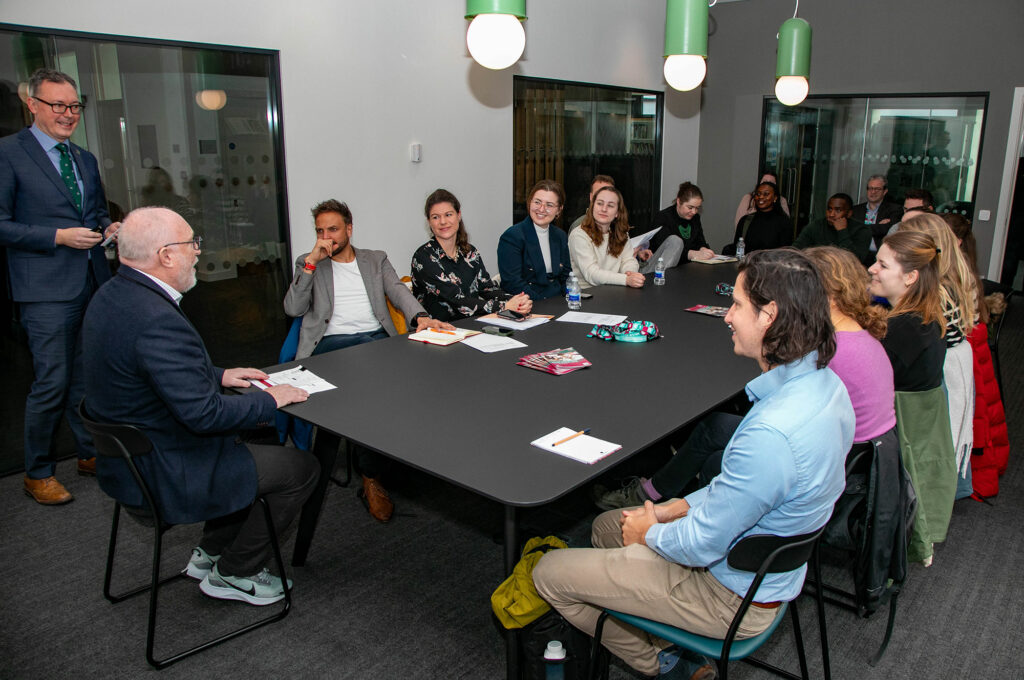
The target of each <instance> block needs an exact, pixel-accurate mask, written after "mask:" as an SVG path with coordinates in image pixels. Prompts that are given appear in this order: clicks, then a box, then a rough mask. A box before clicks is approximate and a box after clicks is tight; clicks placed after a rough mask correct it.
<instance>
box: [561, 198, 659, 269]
mask: <svg viewBox="0 0 1024 680" xmlns="http://www.w3.org/2000/svg"><path fill="white" fill-rule="evenodd" d="M628 246H629V214H628V213H627V212H626V205H625V203H624V202H623V200H622V194H621V193H620V192H619V190H618V189H616V188H615V187H607V186H606V187H601V188H600V189H598V190H597V193H595V194H594V198H593V199H592V200H591V201H590V207H588V208H587V214H586V216H585V217H584V218H583V223H582V224H581V225H580V228H579V229H574V230H573V232H572V233H571V234H569V257H570V261H571V262H572V269H573V271H574V272H576V276H577V277H579V280H580V287H581V288H590V287H591V286H600V285H603V284H613V285H616V286H630V287H632V288H642V287H643V285H644V275H643V274H641V273H640V271H639V270H640V264H639V263H638V262H637V261H636V257H634V256H633V250H632V248H629V247H628Z"/></svg>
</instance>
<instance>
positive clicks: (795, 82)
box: [775, 76, 810, 106]
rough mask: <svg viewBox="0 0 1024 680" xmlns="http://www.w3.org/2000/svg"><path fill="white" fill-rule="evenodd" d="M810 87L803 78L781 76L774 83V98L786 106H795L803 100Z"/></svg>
mask: <svg viewBox="0 0 1024 680" xmlns="http://www.w3.org/2000/svg"><path fill="white" fill-rule="evenodd" d="M809 90H810V86H809V85H808V84H807V78H804V77H803V76H782V77H781V78H779V79H778V81H776V83H775V97H776V99H778V100H779V101H780V102H782V103H783V104H785V105H786V106H796V105H797V104H799V103H800V102H802V101H803V100H804V99H807V93H808V91H809Z"/></svg>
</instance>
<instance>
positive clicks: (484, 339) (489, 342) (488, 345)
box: [462, 333, 526, 354]
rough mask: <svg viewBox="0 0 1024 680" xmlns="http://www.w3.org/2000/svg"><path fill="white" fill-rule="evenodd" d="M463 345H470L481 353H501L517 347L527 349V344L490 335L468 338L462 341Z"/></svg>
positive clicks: (483, 334) (482, 334) (484, 334)
mask: <svg viewBox="0 0 1024 680" xmlns="http://www.w3.org/2000/svg"><path fill="white" fill-rule="evenodd" d="M462 344H463V345H469V346H470V347H472V348H473V349H478V350H480V351H481V352H487V353H488V354H490V353H491V352H500V351H501V350H503V349H515V348H516V347H526V343H525V342H519V341H518V340H515V339H513V338H507V337H504V336H501V335H490V334H488V333H481V334H480V335H474V336H473V337H470V338H466V339H465V340H463V341H462Z"/></svg>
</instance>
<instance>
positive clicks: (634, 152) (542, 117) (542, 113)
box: [512, 76, 663, 228]
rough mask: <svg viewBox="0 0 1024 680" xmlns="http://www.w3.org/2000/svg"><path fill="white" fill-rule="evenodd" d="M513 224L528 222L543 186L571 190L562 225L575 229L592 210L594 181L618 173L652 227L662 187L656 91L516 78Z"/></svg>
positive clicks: (638, 214)
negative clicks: (532, 198)
mask: <svg viewBox="0 0 1024 680" xmlns="http://www.w3.org/2000/svg"><path fill="white" fill-rule="evenodd" d="M514 89H515V99H514V104H513V125H514V129H513V135H512V144H513V149H514V194H513V195H514V198H513V213H514V215H513V222H518V221H519V220H522V219H524V218H525V217H526V195H527V193H528V192H529V190H530V188H531V187H532V186H533V185H534V184H535V183H536V182H537V181H539V180H542V179H553V180H556V181H558V182H561V183H562V186H564V187H565V193H566V197H567V199H566V200H567V202H566V206H565V209H564V210H563V211H562V214H561V215H560V216H559V218H558V220H556V221H555V224H557V225H558V226H561V227H563V228H568V226H569V225H570V224H571V223H572V221H573V220H574V219H576V218H577V217H579V216H580V215H582V214H584V213H585V212H586V210H587V201H588V199H589V194H590V181H591V179H592V178H593V177H594V175H599V174H604V175H611V176H612V177H614V178H615V186H616V187H617V188H618V189H619V190H620V191H621V192H622V194H623V197H624V198H625V200H626V207H627V208H628V209H629V221H630V223H631V224H633V225H636V226H643V227H646V226H647V225H648V224H650V223H651V220H652V219H653V217H654V214H655V213H656V212H657V211H658V209H659V206H658V199H659V192H660V189H661V129H662V122H661V121H662V97H663V95H662V94H660V93H656V92H644V91H638V90H626V89H622V88H615V87H603V86H597V85H582V84H575V83H566V82H561V81H552V80H541V79H537V78H522V77H518V76H517V77H516V78H515V86H514Z"/></svg>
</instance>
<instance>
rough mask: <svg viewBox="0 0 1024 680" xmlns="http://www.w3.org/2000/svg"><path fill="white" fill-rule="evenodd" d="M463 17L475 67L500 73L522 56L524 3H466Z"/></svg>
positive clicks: (470, 0) (496, 0)
mask: <svg viewBox="0 0 1024 680" xmlns="http://www.w3.org/2000/svg"><path fill="white" fill-rule="evenodd" d="M466 18H467V19H472V21H471V22H470V24H469V29H468V30H467V31H466V46H467V47H469V53H470V54H471V55H473V59H475V60H476V62H477V63H478V64H480V65H481V66H484V67H486V68H490V69H494V70H500V69H503V68H508V67H509V66H511V65H512V64H514V63H516V62H517V61H519V57H521V56H523V49H524V48H525V47H526V31H524V30H523V23H522V22H523V21H525V20H526V0H466Z"/></svg>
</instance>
